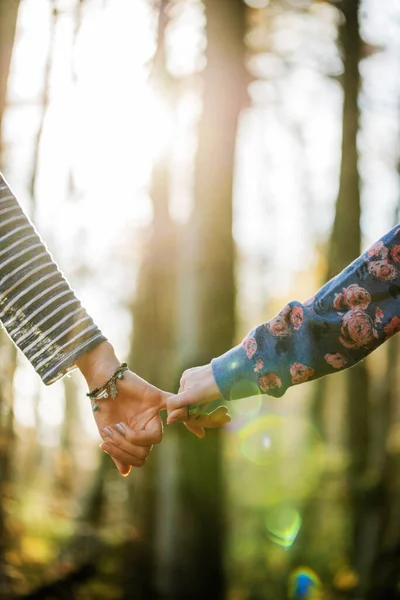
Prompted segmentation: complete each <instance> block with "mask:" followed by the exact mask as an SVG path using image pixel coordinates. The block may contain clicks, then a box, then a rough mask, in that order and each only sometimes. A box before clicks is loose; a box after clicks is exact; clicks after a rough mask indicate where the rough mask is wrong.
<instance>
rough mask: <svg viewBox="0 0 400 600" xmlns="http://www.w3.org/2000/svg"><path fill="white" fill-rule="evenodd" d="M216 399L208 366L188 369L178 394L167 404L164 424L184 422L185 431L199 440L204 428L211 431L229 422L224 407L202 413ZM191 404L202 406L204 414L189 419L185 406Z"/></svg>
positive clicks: (217, 391)
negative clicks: (186, 429)
mask: <svg viewBox="0 0 400 600" xmlns="http://www.w3.org/2000/svg"><path fill="white" fill-rule="evenodd" d="M220 397H221V392H220V391H219V388H218V386H217V384H216V381H215V379H214V375H213V372H212V368H211V364H208V365H204V366H203V367H193V368H192V369H188V370H187V371H185V372H184V373H183V375H182V377H181V381H180V387H179V393H178V394H177V395H176V396H170V398H169V399H168V401H167V410H168V419H167V423H168V425H171V424H172V423H184V424H185V426H186V427H187V428H188V429H189V431H191V432H192V433H194V434H195V435H197V437H199V438H203V437H204V436H205V431H204V429H205V428H213V429H215V428H217V427H221V426H222V425H225V424H226V423H229V421H230V420H231V417H230V415H229V414H228V409H227V407H226V406H219V407H218V408H216V409H215V410H213V411H212V412H211V413H208V414H207V413H206V412H205V411H206V408H207V406H208V404H209V403H210V402H213V401H214V400H218V399H219V398H220ZM195 405H204V406H203V409H204V412H201V413H200V414H198V415H192V416H189V414H188V407H189V406H195Z"/></svg>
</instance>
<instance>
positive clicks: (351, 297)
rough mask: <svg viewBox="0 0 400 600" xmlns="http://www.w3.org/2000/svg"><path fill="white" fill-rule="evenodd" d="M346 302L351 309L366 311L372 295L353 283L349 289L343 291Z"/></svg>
mask: <svg viewBox="0 0 400 600" xmlns="http://www.w3.org/2000/svg"><path fill="white" fill-rule="evenodd" d="M343 294H344V301H345V304H347V306H349V307H350V308H359V309H360V310H365V309H366V308H367V306H368V304H369V303H370V302H371V295H370V294H369V292H367V290H365V289H364V288H362V287H360V286H359V285H357V283H352V284H351V285H349V287H348V288H344V289H343Z"/></svg>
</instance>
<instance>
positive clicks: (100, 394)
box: [86, 363, 128, 412]
mask: <svg viewBox="0 0 400 600" xmlns="http://www.w3.org/2000/svg"><path fill="white" fill-rule="evenodd" d="M127 370H128V365H127V364H126V363H121V364H120V365H119V367H118V369H116V370H115V371H114V373H113V374H112V375H111V377H110V379H108V380H107V381H106V382H105V383H103V385H100V386H99V387H97V388H95V389H94V390H92V391H91V392H88V393H87V394H86V396H88V398H90V399H91V400H94V401H95V403H94V404H93V406H92V410H93V412H96V411H97V410H100V406H99V404H98V403H97V400H102V399H107V398H108V397H110V396H111V398H112V399H113V400H114V398H116V397H117V395H118V389H117V383H116V381H117V379H122V378H123V374H124V371H127Z"/></svg>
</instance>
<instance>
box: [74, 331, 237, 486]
mask: <svg viewBox="0 0 400 600" xmlns="http://www.w3.org/2000/svg"><path fill="white" fill-rule="evenodd" d="M76 365H77V367H78V368H79V369H80V371H81V373H82V375H83V376H84V377H85V379H86V382H87V385H88V388H89V389H90V390H92V389H94V388H96V387H99V386H101V385H102V384H103V383H104V382H105V381H107V380H108V379H109V377H110V376H111V375H112V373H114V372H115V370H116V369H117V368H118V366H119V365H120V361H119V360H118V358H117V356H116V354H115V351H114V348H113V347H112V345H111V344H110V343H109V342H108V341H107V342H102V343H101V344H99V345H98V346H96V347H95V348H94V349H93V350H90V351H89V352H87V353H86V354H84V355H83V356H82V357H81V358H80V359H78V360H77V361H76ZM201 369H203V371H201V372H198V371H199V370H201ZM206 374H207V369H206V368H205V367H196V368H194V369H189V370H188V371H185V372H184V374H183V376H182V379H181V383H180V388H179V392H182V393H179V394H178V395H176V396H175V395H174V394H170V393H168V392H164V391H162V390H160V389H158V388H156V387H155V386H153V385H151V384H150V383H148V382H147V381H145V380H144V379H142V378H141V377H139V376H138V375H136V374H135V373H133V372H132V371H125V372H124V374H123V378H122V379H120V380H118V381H117V389H118V394H117V396H116V398H114V399H111V398H107V399H102V400H99V401H98V404H99V406H100V410H98V411H96V412H94V413H93V416H94V419H95V421H96V425H97V428H98V430H99V433H100V436H101V438H102V440H103V442H102V444H101V445H100V448H101V449H102V450H104V452H106V453H107V454H109V455H110V456H111V458H112V459H113V461H114V463H115V464H116V466H117V468H118V470H119V472H120V473H121V475H123V476H127V475H128V474H129V472H130V470H131V467H132V466H133V467H141V466H143V465H144V464H145V461H146V459H147V457H148V455H149V453H150V451H151V449H152V447H153V444H159V443H160V442H161V440H162V434H163V429H162V422H161V418H160V411H161V410H166V409H167V408H168V410H169V413H170V412H171V409H173V410H172V414H169V418H168V423H173V422H176V423H178V422H183V423H184V424H185V426H186V427H187V428H188V429H189V431H191V432H192V433H194V434H195V435H197V436H198V437H200V438H203V437H204V436H205V428H216V427H220V426H221V425H224V424H225V423H228V422H229V421H230V417H229V415H228V414H227V409H226V407H222V406H221V407H219V408H217V409H216V410H214V411H212V412H211V413H210V414H207V413H205V412H202V413H201V414H199V415H196V416H192V417H189V418H188V413H187V408H186V407H187V406H188V405H190V404H199V405H200V404H201V405H206V404H208V402H210V401H212V400H215V399H217V398H218V397H219V396H220V394H219V391H218V392H217V393H216V390H218V388H217V387H216V384H215V388H216V390H215V388H214V392H213V393H210V391H207V390H206V389H205V387H204V383H207V382H208V383H209V384H211V383H212V381H211V380H210V377H209V374H208V377H207V376H206V377H204V375H206ZM211 376H212V372H211ZM212 379H213V376H212ZM214 383H215V382H214ZM174 398H176V400H175V403H174V404H172V405H169V404H168V403H169V402H173V399H174ZM92 404H93V402H92ZM175 407H176V408H177V407H179V410H178V411H175ZM182 407H183V408H182ZM204 408H205V407H204Z"/></svg>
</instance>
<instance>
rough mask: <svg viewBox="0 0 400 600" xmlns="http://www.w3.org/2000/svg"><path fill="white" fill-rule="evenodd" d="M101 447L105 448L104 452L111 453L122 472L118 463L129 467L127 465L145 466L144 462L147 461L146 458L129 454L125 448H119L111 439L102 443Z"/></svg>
mask: <svg viewBox="0 0 400 600" xmlns="http://www.w3.org/2000/svg"><path fill="white" fill-rule="evenodd" d="M100 448H101V449H102V450H104V452H107V454H109V455H110V456H111V458H112V459H113V460H114V462H115V464H116V465H117V468H118V470H119V471H120V473H121V470H120V468H119V466H118V463H119V464H120V465H123V466H125V467H127V466H128V467H129V466H132V467H143V465H144V463H145V462H146V460H145V459H140V458H137V457H135V456H133V455H132V454H129V453H128V452H125V451H124V450H121V449H120V448H118V446H116V445H115V444H113V443H112V442H111V441H110V442H108V441H107V442H103V443H102V444H101V446H100ZM116 461H117V462H116ZM121 475H122V473H121Z"/></svg>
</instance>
